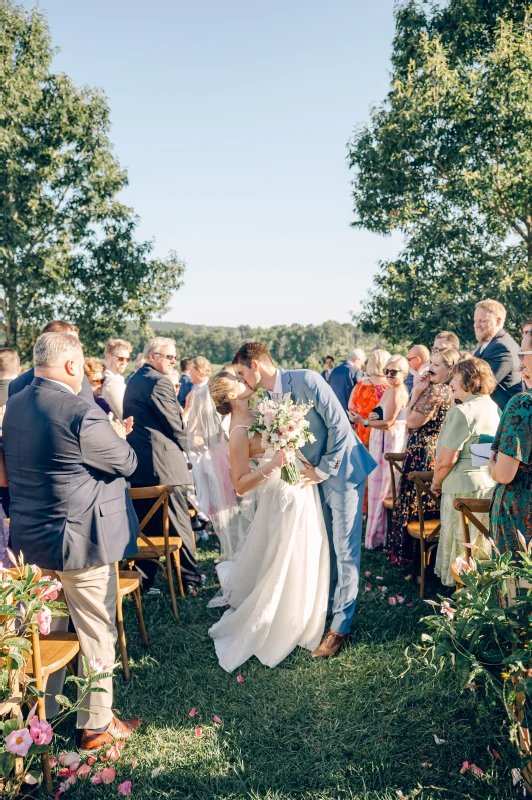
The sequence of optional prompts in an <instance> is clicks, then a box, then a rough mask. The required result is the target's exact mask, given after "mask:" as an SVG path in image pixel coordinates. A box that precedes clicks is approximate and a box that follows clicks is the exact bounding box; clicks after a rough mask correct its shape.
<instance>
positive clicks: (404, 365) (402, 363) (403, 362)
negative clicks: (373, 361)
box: [386, 353, 410, 375]
mask: <svg viewBox="0 0 532 800" xmlns="http://www.w3.org/2000/svg"><path fill="white" fill-rule="evenodd" d="M390 364H397V365H398V369H400V370H402V372H404V374H405V375H408V371H409V369H410V365H409V363H408V361H407V359H406V358H405V357H404V356H402V355H400V354H399V353H395V354H394V355H393V356H390V358H389V359H388V361H387V362H386V369H388V367H389V366H390Z"/></svg>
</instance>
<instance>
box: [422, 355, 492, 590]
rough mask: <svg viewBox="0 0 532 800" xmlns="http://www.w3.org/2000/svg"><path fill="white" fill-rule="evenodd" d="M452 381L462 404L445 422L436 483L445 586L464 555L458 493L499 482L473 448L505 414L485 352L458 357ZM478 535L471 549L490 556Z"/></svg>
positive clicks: (480, 491)
mask: <svg viewBox="0 0 532 800" xmlns="http://www.w3.org/2000/svg"><path fill="white" fill-rule="evenodd" d="M450 385H451V389H452V390H453V394H454V399H455V402H456V401H457V400H459V401H460V404H459V405H454V406H453V408H451V409H449V411H448V412H447V416H446V417H445V420H444V423H443V425H442V428H441V432H440V435H439V437H438V444H437V445H436V460H435V462H434V477H433V479H432V485H431V489H432V491H433V493H434V494H435V495H441V503H440V519H441V530H440V541H439V543H438V550H437V552H436V563H435V564H434V574H435V575H437V576H438V577H439V578H440V580H441V582H442V583H443V584H444V585H445V586H454V583H455V581H454V578H453V575H452V573H451V566H452V564H453V562H454V561H455V560H456V559H457V558H458V556H462V557H463V556H464V555H465V553H464V550H465V548H464V537H463V532H462V524H461V517H460V512H459V511H457V510H456V509H455V507H454V501H455V500H456V499H457V498H458V497H469V498H478V499H485V498H489V497H491V495H492V493H493V487H494V482H493V480H492V478H491V475H490V473H489V469H488V466H487V463H486V466H476V465H473V463H472V457H471V450H470V448H471V445H472V444H477V443H478V440H479V438H480V436H488V437H489V436H494V434H495V432H496V430H497V426H498V424H499V417H500V411H499V407H498V406H497V404H496V403H495V402H494V401H493V400H492V398H491V396H490V395H491V394H492V393H493V391H494V390H495V387H496V386H497V381H496V380H495V377H494V375H493V372H492V369H491V367H490V365H489V364H488V363H487V361H484V360H483V359H481V358H470V359H468V360H467V361H459V362H458V364H456V366H455V367H453V376H452V378H451V384H450ZM479 519H480V521H481V522H483V523H484V524H485V525H487V524H488V519H487V514H486V515H485V520H484V519H483V518H482V515H480V517H479ZM479 536H480V539H477V540H476V541H475V542H472V544H475V545H476V547H475V548H474V549H473V550H472V554H473V555H474V556H476V557H480V558H482V557H483V558H486V550H485V547H484V546H483V545H485V539H483V538H482V536H481V535H480V534H479ZM477 548H478V549H477ZM481 550H484V553H482V552H481ZM466 557H467V556H466Z"/></svg>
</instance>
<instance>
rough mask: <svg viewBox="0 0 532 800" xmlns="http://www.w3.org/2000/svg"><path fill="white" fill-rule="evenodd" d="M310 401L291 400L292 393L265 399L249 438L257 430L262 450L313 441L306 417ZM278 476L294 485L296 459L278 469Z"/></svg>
mask: <svg viewBox="0 0 532 800" xmlns="http://www.w3.org/2000/svg"><path fill="white" fill-rule="evenodd" d="M312 407H313V403H312V402H311V401H309V402H308V403H294V401H293V399H292V395H291V394H285V396H284V397H283V399H282V400H271V399H269V398H264V399H263V400H261V402H260V403H259V405H258V412H259V413H258V417H257V419H256V420H255V422H254V423H253V424H252V425H251V427H250V429H249V436H250V438H251V437H252V436H254V435H255V433H260V435H261V440H262V446H263V447H264V449H265V450H268V449H272V450H275V451H277V450H283V449H286V450H292V451H294V452H295V451H296V450H298V449H299V448H301V447H304V446H305V444H307V443H312V442H315V441H316V437H315V436H314V434H312V433H311V432H310V430H309V428H310V422H309V421H308V420H307V419H305V417H306V416H307V414H308V412H309V411H310V409H311V408H312ZM281 478H282V479H283V480H284V481H286V482H287V483H291V484H292V485H295V484H296V483H300V481H301V473H300V472H299V469H298V466H297V464H296V463H295V462H291V463H289V464H286V465H285V466H284V467H282V469H281Z"/></svg>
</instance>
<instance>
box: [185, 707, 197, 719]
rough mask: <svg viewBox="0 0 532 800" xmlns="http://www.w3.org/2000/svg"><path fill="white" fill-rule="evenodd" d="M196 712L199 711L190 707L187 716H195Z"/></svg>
mask: <svg viewBox="0 0 532 800" xmlns="http://www.w3.org/2000/svg"><path fill="white" fill-rule="evenodd" d="M198 714H199V711H196V709H195V708H191V709H190V711H189V712H188V716H189V717H197V716H198Z"/></svg>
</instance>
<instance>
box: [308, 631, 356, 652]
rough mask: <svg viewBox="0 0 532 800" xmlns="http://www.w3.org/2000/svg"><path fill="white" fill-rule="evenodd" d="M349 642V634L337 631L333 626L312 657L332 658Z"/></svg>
mask: <svg viewBox="0 0 532 800" xmlns="http://www.w3.org/2000/svg"><path fill="white" fill-rule="evenodd" d="M346 642H347V634H345V633H336V631H333V630H332V628H331V630H330V631H329V633H328V634H327V635H326V636H325V637H324V638H323V641H322V643H321V644H320V646H319V647H317V648H316V649H315V650H314V652H313V653H312V658H330V657H331V656H336V655H338V653H339V652H340V650H341V649H342V647H344V645H345V643H346Z"/></svg>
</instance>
